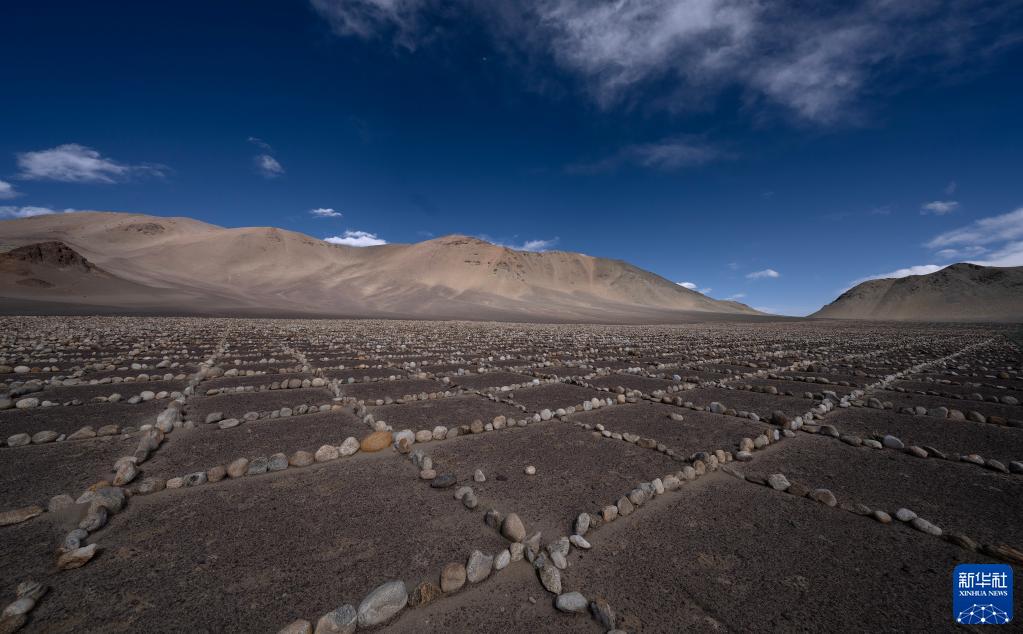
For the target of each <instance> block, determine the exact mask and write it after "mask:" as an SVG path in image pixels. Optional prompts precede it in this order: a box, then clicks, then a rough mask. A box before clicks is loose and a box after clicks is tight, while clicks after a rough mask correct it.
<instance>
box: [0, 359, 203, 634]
mask: <svg viewBox="0 0 1023 634" xmlns="http://www.w3.org/2000/svg"><path fill="white" fill-rule="evenodd" d="M222 345H223V344H222ZM214 355H216V353H214ZM208 363H209V364H210V365H211V364H212V363H213V359H210V360H209V362H208ZM202 377H203V369H202V366H201V367H200V370H199V372H197V373H196V374H195V375H193V376H192V377H191V378H190V379H189V385H188V387H187V388H186V389H185V393H184V394H182V396H181V397H179V398H177V399H175V400H174V401H172V402H171V403H170V404H169V405H168V407H167V409H165V410H164V411H163V412H161V413H160V414H159V415H158V416H157V421H156V424H155V425H143V426H142V427H141V428H140V434H139V443H138V446H137V448H136V450H135V453H134V454H133V455H131V456H125V457H122V458H120V459H118V460H117V462H116V463H115V464H114V472H115V476H114V479H113V482H106V481H100V482H97V483H95V484H93V485H92V486H90V487H89V488H88V489H86V491H85V492H84V493H83V494H82V495H81V496H79V497H78V498H77V499H74V498H72V497H71V496H70V495H67V494H61V495H57V496H54V497H53V498H52V499H51V500H50V504H49V507H48V509H47V510H49V511H51V512H55V511H58V510H62V509H65V508H68V507H71V506H75V505H84V504H88V509H87V511H86V513H85V517H84V518H83V519H82V520H81V521H80V522H79V524H78V527H77V528H75V529H74V530H72V531H71V532H69V533H68V534H67V535H66V536H65V537H64V540H63V542H62V543H61V545H60V546H59V547H58V549H57V555H58V556H57V569H58V570H61V571H66V570H74V569H76V568H81V567H82V566H84V565H86V564H87V563H89V561H91V560H92V558H93V557H95V555H96V553H97V552H98V551H99V545H98V543H96V542H93V543H91V544H87V545H82V542H83V541H84V540H85V539H86V538H88V536H89V534H90V533H94V532H96V531H98V530H100V529H101V528H103V527H104V526H105V525H106V523H107V521H108V519H109V517H110V516H111V515H113V514H116V513H118V512H120V511H121V510H123V508H124V506H125V504H126V502H127V497H128V496H127V495H126V494H125V488H124V487H125V486H126V485H127V484H128V483H130V482H131V480H133V479H134V478H135V476H136V475H137V473H138V471H137V465H138V464H141V463H142V462H144V461H145V460H147V459H148V458H149V457H150V455H151V454H152V452H153V451H155V450H156V449H158V448H159V446H160V444H161V443H162V442H163V440H164V437H165V435H166V434H169V433H171V432H172V431H173V430H174V428H175V423H176V422H177V423H179V422H180V416H181V409H182V407H183V405H184V402H185V399H186V398H187V397H188V396H190V395H191V394H192V393H193V392H194V389H195V387H196V386H197V385H198V384H199V382H200V381H201V380H202ZM30 509H31V512H30V513H27V514H24V518H23V519H21V520H20V521H25V520H27V519H31V518H32V517H35V516H37V515H40V514H42V512H43V509H42V507H39V506H36V507H34V509H32V508H31V507H30ZM3 515H6V513H5V514H3ZM0 525H5V524H4V523H3V522H0ZM47 590H48V588H47V587H46V586H44V585H42V584H40V583H38V582H36V581H33V580H31V579H29V580H26V581H23V582H21V583H20V584H19V585H18V588H17V594H16V599H15V601H14V602H13V603H11V604H9V605H8V606H7V607H6V608H5V609H4V611H3V613H2V614H0V631H2V632H15V631H17V630H18V629H20V628H21V627H22V626H24V625H25V623H27V621H28V616H29V613H30V612H31V610H32V609H33V608H34V607H35V605H36V603H37V601H38V600H39V599H40V598H41V597H42V596H43V595H44V594H45V593H46V592H47Z"/></svg>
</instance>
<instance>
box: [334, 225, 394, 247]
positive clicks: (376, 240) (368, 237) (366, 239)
mask: <svg viewBox="0 0 1023 634" xmlns="http://www.w3.org/2000/svg"><path fill="white" fill-rule="evenodd" d="M324 241H325V242H329V243H331V244H343V245H345V246H349V247H375V246H378V245H381V244H387V240H384V239H383V238H381V237H379V236H378V235H377V234H375V233H370V232H368V231H358V230H356V229H347V230H345V232H344V233H343V234H342V235H340V236H331V237H329V238H324Z"/></svg>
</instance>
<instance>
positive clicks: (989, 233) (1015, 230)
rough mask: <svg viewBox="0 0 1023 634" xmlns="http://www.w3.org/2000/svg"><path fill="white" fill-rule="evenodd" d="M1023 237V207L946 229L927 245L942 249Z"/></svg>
mask: <svg viewBox="0 0 1023 634" xmlns="http://www.w3.org/2000/svg"><path fill="white" fill-rule="evenodd" d="M1020 239H1023V207H1020V208H1019V209H1016V210H1015V211H1010V212H1009V213H1007V214H1002V215H1000V216H991V217H988V218H981V219H980V220H976V221H974V222H972V223H971V224H969V225H966V226H965V227H960V228H959V229H953V230H952V231H946V232H945V233H941V234H938V235H937V236H935V237H933V238H931V239H930V240H928V241H927V243H926V246H927V247H928V248H931V249H940V248H943V247H950V246H956V245H987V244H992V243H995V242H1006V241H1009V240H1020Z"/></svg>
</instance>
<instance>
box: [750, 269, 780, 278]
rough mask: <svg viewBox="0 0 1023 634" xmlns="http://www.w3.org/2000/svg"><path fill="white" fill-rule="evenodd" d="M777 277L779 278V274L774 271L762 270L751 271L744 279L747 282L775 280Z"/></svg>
mask: <svg viewBox="0 0 1023 634" xmlns="http://www.w3.org/2000/svg"><path fill="white" fill-rule="evenodd" d="M779 277H781V273H779V272H778V271H775V270H774V269H764V270H763V271H753V272H752V273H747V274H746V279H748V280H763V279H775V278H779Z"/></svg>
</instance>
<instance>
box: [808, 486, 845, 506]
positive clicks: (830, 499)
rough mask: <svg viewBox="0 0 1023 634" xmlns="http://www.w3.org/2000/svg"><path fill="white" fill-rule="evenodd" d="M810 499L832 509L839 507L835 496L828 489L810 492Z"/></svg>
mask: <svg viewBox="0 0 1023 634" xmlns="http://www.w3.org/2000/svg"><path fill="white" fill-rule="evenodd" d="M810 499H812V500H815V501H817V502H820V503H821V504H826V505H828V506H832V507H833V506H837V505H838V500H837V499H836V498H835V494H834V493H832V492H831V491H829V490H827V489H814V490H813V491H811V492H810Z"/></svg>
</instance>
